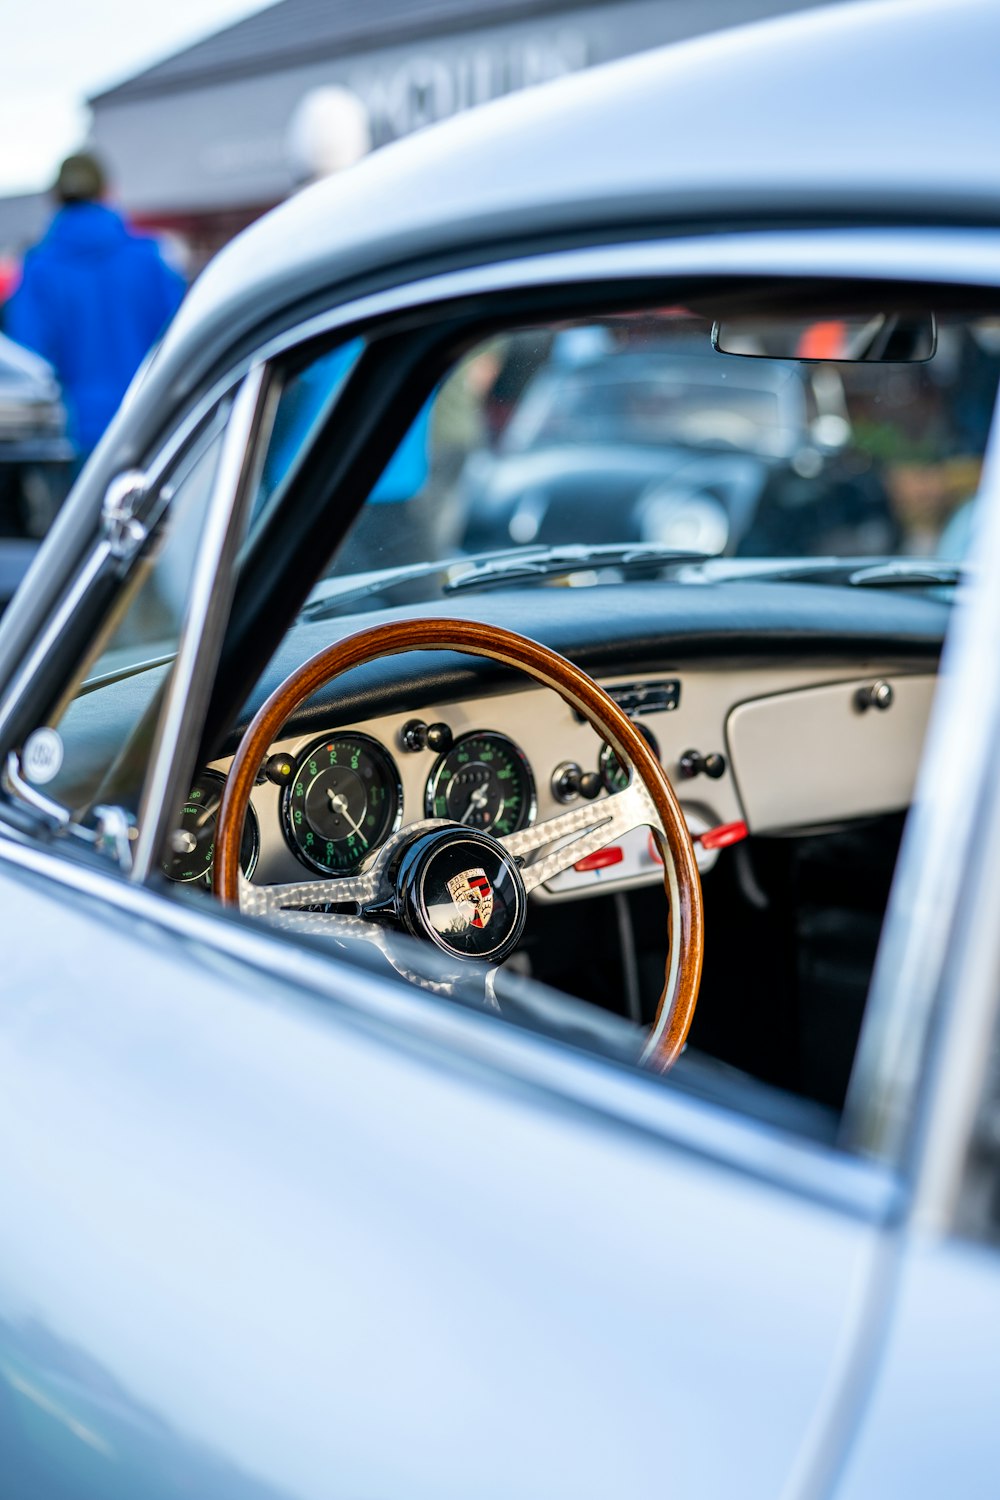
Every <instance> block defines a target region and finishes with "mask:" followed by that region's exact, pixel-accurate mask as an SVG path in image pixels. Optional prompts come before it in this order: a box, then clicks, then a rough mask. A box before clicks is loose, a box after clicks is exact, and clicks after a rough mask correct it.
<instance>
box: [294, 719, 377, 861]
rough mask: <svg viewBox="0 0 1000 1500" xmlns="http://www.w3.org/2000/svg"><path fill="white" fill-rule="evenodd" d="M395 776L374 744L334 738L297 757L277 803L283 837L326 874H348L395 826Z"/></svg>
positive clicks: (362, 738)
mask: <svg viewBox="0 0 1000 1500" xmlns="http://www.w3.org/2000/svg"><path fill="white" fill-rule="evenodd" d="M402 812H403V790H402V787H401V785H400V780H399V772H398V771H397V769H396V766H395V764H394V762H393V760H392V757H391V756H390V755H389V753H388V751H386V750H385V749H383V747H382V746H381V745H380V744H379V742H378V741H377V740H373V739H370V738H369V736H368V735H366V734H335V735H333V736H332V737H331V738H330V739H325V740H317V742H316V744H315V745H310V746H309V748H308V749H307V750H306V751H304V752H303V754H302V755H301V756H300V757H299V760H298V763H297V765H296V767H295V774H294V776H293V777H292V779H291V781H290V782H289V783H288V784H287V786H286V787H285V791H284V796H283V798H282V817H283V822H284V830H285V838H286V839H287V840H288V843H289V845H290V846H291V848H292V850H293V851H294V853H295V854H297V855H298V857H299V859H301V860H302V861H303V862H304V863H305V864H307V865H311V866H312V868H313V869H314V870H321V871H322V872H323V873H324V874H326V875H351V874H353V873H354V871H355V870H357V869H358V867H359V866H360V864H361V862H362V860H363V859H364V858H365V856H366V855H367V854H369V853H371V851H372V850H373V849H377V848H378V846H379V844H381V843H383V842H384V840H385V839H386V838H388V836H389V834H390V833H392V832H393V831H394V830H395V829H396V828H398V826H399V820H400V818H401V817H402Z"/></svg>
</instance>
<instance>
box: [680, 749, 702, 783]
mask: <svg viewBox="0 0 1000 1500" xmlns="http://www.w3.org/2000/svg"><path fill="white" fill-rule="evenodd" d="M677 768H678V770H679V771H680V773H681V775H682V776H683V778H684V780H685V781H691V780H693V778H694V777H695V776H700V775H701V773H702V771H703V770H704V769H705V757H704V756H703V755H702V753H701V751H700V750H685V751H684V754H683V755H682V756H681V758H680V760H679V761H678V762H677Z"/></svg>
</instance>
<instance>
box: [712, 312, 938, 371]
mask: <svg viewBox="0 0 1000 1500" xmlns="http://www.w3.org/2000/svg"><path fill="white" fill-rule="evenodd" d="M712 348H713V349H715V350H717V351H718V353H719V354H739V355H743V356H744V357H746V358H750V359H802V360H810V361H815V360H837V361H844V362H850V363H852V364H904V365H910V364H920V363H922V362H923V361H924V360H928V359H930V358H931V357H932V356H933V354H934V351H935V349H936V348H937V324H936V322H935V320H934V315H933V313H918V314H912V313H891V312H878V313H857V314H848V315H847V316H840V315H838V316H836V317H823V318H804V317H787V318H783V317H733V318H720V319H718V320H717V321H716V322H715V323H714V324H713V325H712Z"/></svg>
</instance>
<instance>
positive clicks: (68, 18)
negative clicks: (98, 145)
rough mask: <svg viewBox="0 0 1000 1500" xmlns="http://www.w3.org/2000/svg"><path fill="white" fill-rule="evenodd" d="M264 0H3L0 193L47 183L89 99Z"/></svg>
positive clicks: (75, 137)
mask: <svg viewBox="0 0 1000 1500" xmlns="http://www.w3.org/2000/svg"><path fill="white" fill-rule="evenodd" d="M265 3H266V0H155V3H154V0H0V36H2V38H3V44H2V46H0V195H3V196H7V195H9V194H11V193H20V192H37V191H39V190H41V189H44V188H47V187H48V186H49V184H50V182H51V181H52V178H53V177H54V176H55V172H56V168H57V167H58V165H59V163H60V161H62V159H63V157H64V156H66V155H68V154H69V152H70V151H73V150H74V149H75V148H76V147H77V146H79V145H80V144H81V142H82V141H83V140H84V139H85V137H86V133H87V123H88V111H87V108H86V99H87V97H88V95H90V94H96V93H99V92H100V91H101V90H102V89H104V88H107V87H109V86H110V85H111V84H114V83H118V82H120V81H121V80H122V79H123V78H127V77H129V76H130V75H131V74H132V73H137V72H138V71H139V70H140V69H141V68H143V67H146V66H148V65H149V64H150V63H153V62H158V61H159V60H160V59H161V58H163V57H165V56H168V55H169V54H170V53H171V52H175V51H178V50H179V49H180V48H181V47H183V46H186V45H187V44H188V43H190V42H195V41H199V40H200V39H201V38H202V37H205V36H210V35H211V34H212V32H214V31H219V30H221V29H222V27H224V26H226V25H228V24H229V23H230V22H232V21H238V20H240V19H241V18H242V17H243V16H246V15H250V14H251V13H252V12H253V11H256V10H262V9H264V6H265Z"/></svg>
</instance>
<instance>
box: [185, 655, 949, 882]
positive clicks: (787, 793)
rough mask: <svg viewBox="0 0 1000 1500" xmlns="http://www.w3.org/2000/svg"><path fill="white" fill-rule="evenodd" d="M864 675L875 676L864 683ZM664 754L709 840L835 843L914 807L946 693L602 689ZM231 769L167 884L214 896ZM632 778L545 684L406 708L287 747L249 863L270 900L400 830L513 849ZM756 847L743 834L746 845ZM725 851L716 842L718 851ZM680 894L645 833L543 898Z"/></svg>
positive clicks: (756, 675)
mask: <svg viewBox="0 0 1000 1500" xmlns="http://www.w3.org/2000/svg"><path fill="white" fill-rule="evenodd" d="M862 666H863V668H864V670H861V667H862ZM598 680H599V681H600V682H601V685H602V686H603V687H604V688H605V689H606V690H607V691H608V692H609V693H610V694H611V696H612V697H614V698H615V699H616V700H617V701H618V702H619V704H620V705H621V706H622V707H623V708H625V710H626V712H628V713H629V714H630V716H631V717H632V718H633V719H634V721H635V722H636V724H637V725H638V727H639V728H640V729H641V730H642V732H643V733H644V734H645V735H646V737H647V738H648V739H649V740H650V742H651V744H652V745H653V747H654V749H655V751H656V753H657V755H658V757H659V759H660V762H661V764H662V765H663V767H664V770H665V771H666V773H667V775H668V777H669V778H670V780H671V782H672V783H673V785H674V788H675V790H676V791H677V794H678V796H679V799H680V801H681V805H682V807H683V809H684V813H685V816H686V818H687V821H688V826H689V828H690V830H691V833H692V836H693V838H694V839H695V852H696V856H697V859H698V864H699V867H700V869H701V870H702V872H703V873H707V872H708V871H709V870H710V869H711V867H712V865H713V864H714V863H715V861H716V860H717V859H718V857H719V851H718V848H713V847H703V846H702V844H701V843H700V842H699V840H700V838H701V836H702V835H703V834H705V833H707V832H708V831H709V830H714V829H718V828H720V826H727V827H728V826H732V827H733V828H734V829H735V828H736V827H738V825H745V829H746V831H747V832H749V833H752V834H772V835H774V834H782V833H792V832H797V831H801V830H803V829H806V828H809V829H813V828H822V827H824V826H831V825H835V824H839V823H842V822H844V821H846V820H850V819H852V818H859V817H864V816H868V815H873V814H878V813H883V812H890V811H895V810H898V809H903V808H905V807H906V806H907V805H908V804H909V802H910V800H911V798H912V794H913V787H914V781H915V777H916V771H917V764H918V761H919V756H920V751H921V746H922V743H923V737H924V731H925V728H926V724H927V718H928V714H929V712H930V706H931V700H932V696H933V691H934V687H935V683H936V677H935V675H934V673H933V672H930V671H927V670H921V669H916V668H914V669H910V668H904V669H900V668H899V666H898V663H897V664H896V665H895V666H894V665H893V663H892V662H891V661H881V662H880V661H877V660H876V661H865V662H864V663H861V664H859V663H858V662H857V661H854V662H852V663H851V665H850V667H849V668H845V667H844V666H843V665H841V666H839V667H838V666H837V665H836V664H833V665H828V666H820V665H818V664H816V663H807V664H801V665H791V664H784V665H780V666H779V665H770V666H760V665H747V666H733V665H731V664H730V665H727V666H719V667H713V666H708V665H701V664H699V665H697V666H692V667H691V668H690V669H688V670H681V669H677V670H671V671H657V672H646V673H636V672H632V673H622V674H612V675H609V676H600V677H599V678H598ZM230 764H231V757H229V756H226V757H222V758H220V759H218V760H216V761H214V762H212V763H211V765H210V766H208V767H206V768H205V770H204V771H203V772H202V773H201V774H200V775H199V776H198V778H197V781H196V783H195V786H194V787H192V789H191V796H190V797H189V799H188V802H187V803H186V804H185V807H184V809H183V811H182V815H181V820H180V824H179V827H178V828H177V829H176V830H175V832H174V835H173V837H172V841H171V852H170V854H169V856H168V858H167V860H166V861H165V864H164V870H165V873H166V874H168V875H169V876H170V878H171V879H173V880H176V881H180V882H184V883H188V884H195V885H206V886H207V885H208V884H210V881H211V861H212V847H213V846H212V834H213V829H214V821H215V816H216V814H217V810H218V804H219V798H220V796H221V791H222V787H223V784H224V778H225V776H226V774H227V772H228V770H229V766H230ZM629 774H630V773H629V771H628V768H626V767H622V766H620V765H619V764H618V762H617V759H616V757H615V756H614V753H613V752H612V751H611V750H610V747H609V746H607V745H605V744H604V742H603V741H602V740H601V739H600V738H599V737H598V736H597V735H596V734H595V733H594V731H593V730H592V729H591V728H590V726H589V725H588V724H586V723H585V722H583V721H582V720H581V719H580V718H579V717H578V716H577V715H576V714H575V712H574V711H573V710H572V709H571V708H570V707H569V706H568V705H566V704H565V703H563V702H562V700H561V699H560V698H559V697H558V696H557V695H556V694H555V693H553V692H550V691H548V690H547V689H544V688H539V687H537V686H535V685H527V686H522V687H517V688H514V689H510V690H503V691H490V692H484V693H482V694H472V695H470V694H463V695H462V696H460V697H455V698H441V699H439V700H437V701H430V702H427V701H424V700H423V699H422V700H421V706H420V709H419V711H418V712H415V711H412V710H411V711H407V710H406V709H403V708H398V707H397V708H394V709H393V710H392V711H390V712H385V713H374V714H369V715H368V716H366V717H362V718H358V719H357V720H356V721H355V722H351V723H348V724H344V723H342V722H335V721H334V720H333V719H332V717H331V721H330V722H329V723H328V725H327V726H326V729H325V732H324V730H323V727H322V726H321V725H320V724H318V723H313V724H311V725H310V727H309V729H308V731H306V732H297V733H291V734H289V735H287V736H284V737H282V738H280V739H279V740H277V741H276V742H275V743H274V745H273V746H272V747H271V751H270V754H269V756H268V758H267V760H266V761H265V764H264V767H263V768H262V772H261V775H260V776H259V778H258V783H257V785H256V786H255V788H254V791H253V795H252V800H251V813H250V816H249V817H248V819H247V824H246V826H245V829H244V836H243V846H242V850H241V860H242V863H243V867H244V872H245V873H246V874H248V875H249V876H250V878H251V879H252V880H253V881H254V882H255V883H264V884H268V883H273V882H285V881H295V880H309V879H312V878H315V876H316V874H317V873H319V874H320V875H332V876H336V875H347V874H351V873H353V872H354V871H355V870H357V869H358V868H359V867H361V866H362V865H363V864H364V863H365V861H366V860H367V859H368V858H369V856H370V855H371V854H373V853H374V852H375V850H377V849H378V848H379V847H380V846H381V844H382V843H384V841H385V840H386V839H387V838H388V837H389V836H390V835H391V834H392V833H393V832H394V831H395V830H396V829H398V828H400V827H406V826H408V825H409V824H412V823H415V822H418V821H420V820H421V819H424V818H428V817H440V818H448V819H451V820H453V821H455V822H458V823H463V824H465V825H466V826H469V827H472V828H478V829H482V830H484V831H487V832H491V833H494V834H498V835H502V834H506V833H511V832H514V831H515V830H516V829H519V828H522V827H524V826H526V825H527V824H529V823H534V822H537V821H541V820H544V819H546V818H550V817H554V816H556V815H557V814H558V813H560V812H562V811H564V810H565V809H566V808H567V807H568V806H573V805H575V804H580V803H583V802H586V801H588V800H593V801H598V800H600V799H601V798H603V797H606V796H608V795H609V794H611V793H612V792H614V791H615V790H617V789H619V788H620V787H621V786H624V785H625V784H626V781H627V779H628V776H629ZM741 831H742V830H741ZM710 843H711V841H710ZM661 880H662V870H661V865H660V859H659V855H658V853H657V851H656V849H655V847H654V845H653V844H652V841H651V840H650V838H649V835H648V833H647V831H646V830H644V829H638V830H634V831H633V832H632V833H630V834H628V835H626V836H625V837H624V838H622V839H621V840H619V841H618V842H616V843H615V844H613V845H611V846H610V847H609V848H608V849H606V850H602V851H599V853H598V854H597V855H592V856H590V857H589V858H588V859H585V860H583V861H581V862H580V864H579V865H578V866H576V867H573V868H571V869H569V870H566V871H564V872H562V873H561V874H559V875H556V876H554V877H553V878H552V879H551V880H550V881H549V882H548V883H546V884H544V885H542V886H540V887H539V888H538V890H537V892H536V893H535V894H536V899H539V900H542V901H565V900H569V899H575V898H579V897H585V896H590V895H595V894H598V893H600V892H604V891H613V890H620V889H627V888H630V887H635V886H640V885H644V884H655V883H658V882H660V881H661Z"/></svg>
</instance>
